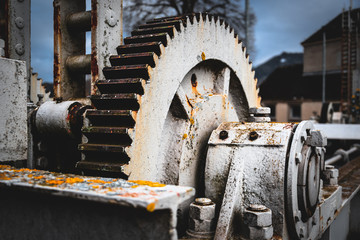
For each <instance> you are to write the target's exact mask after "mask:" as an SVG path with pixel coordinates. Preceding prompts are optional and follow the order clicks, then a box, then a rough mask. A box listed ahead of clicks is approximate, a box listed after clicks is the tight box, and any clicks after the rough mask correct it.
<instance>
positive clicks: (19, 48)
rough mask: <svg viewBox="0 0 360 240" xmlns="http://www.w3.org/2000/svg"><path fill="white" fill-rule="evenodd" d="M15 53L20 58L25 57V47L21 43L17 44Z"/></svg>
mask: <svg viewBox="0 0 360 240" xmlns="http://www.w3.org/2000/svg"><path fill="white" fill-rule="evenodd" d="M15 52H16V53H17V54H18V55H20V56H21V55H23V54H24V52H25V49H24V45H22V44H21V43H18V44H16V45H15Z"/></svg>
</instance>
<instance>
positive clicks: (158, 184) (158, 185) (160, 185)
mask: <svg viewBox="0 0 360 240" xmlns="http://www.w3.org/2000/svg"><path fill="white" fill-rule="evenodd" d="M128 182H132V183H136V184H138V185H145V186H149V187H165V186H166V185H165V184H162V183H158V182H151V181H144V180H129V181H128Z"/></svg>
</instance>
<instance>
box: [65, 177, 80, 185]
mask: <svg viewBox="0 0 360 240" xmlns="http://www.w3.org/2000/svg"><path fill="white" fill-rule="evenodd" d="M65 182H66V183H70V184H73V183H81V182H84V179H82V178H77V177H74V178H66V180H65Z"/></svg>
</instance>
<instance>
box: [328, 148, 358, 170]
mask: <svg viewBox="0 0 360 240" xmlns="http://www.w3.org/2000/svg"><path fill="white" fill-rule="evenodd" d="M358 150H359V146H354V147H352V148H350V149H349V150H347V151H344V150H342V149H339V150H338V151H336V152H338V153H336V152H335V156H334V157H332V158H329V159H327V160H326V161H325V165H332V164H334V163H336V162H338V161H340V160H343V159H346V158H348V157H349V155H350V154H353V153H354V152H356V151H358Z"/></svg>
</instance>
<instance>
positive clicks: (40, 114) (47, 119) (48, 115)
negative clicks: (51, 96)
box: [33, 101, 82, 138]
mask: <svg viewBox="0 0 360 240" xmlns="http://www.w3.org/2000/svg"><path fill="white" fill-rule="evenodd" d="M81 107H82V105H81V104H80V103H79V102H76V101H64V102H61V103H56V102H54V101H47V102H45V103H43V104H42V105H41V106H40V107H39V108H38V110H37V112H36V113H35V114H36V115H35V121H34V123H33V124H34V127H35V129H36V133H37V134H39V135H40V136H41V137H43V138H60V137H75V136H76V135H78V134H79V133H80V129H81V126H82V122H81V121H76V120H77V116H76V115H77V112H78V111H75V112H74V109H75V110H77V109H80V108H81ZM77 125H79V126H77Z"/></svg>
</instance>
